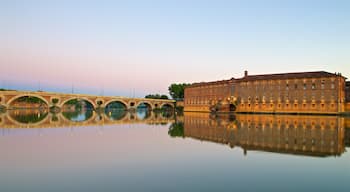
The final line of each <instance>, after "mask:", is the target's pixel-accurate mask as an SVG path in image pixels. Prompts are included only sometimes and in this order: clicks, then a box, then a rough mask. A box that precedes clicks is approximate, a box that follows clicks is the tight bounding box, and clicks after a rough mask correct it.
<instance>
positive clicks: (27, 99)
mask: <svg viewBox="0 0 350 192" xmlns="http://www.w3.org/2000/svg"><path fill="white" fill-rule="evenodd" d="M16 102H25V103H36V104H45V102H44V101H43V100H41V99H40V98H37V97H31V96H24V97H20V98H18V99H16Z"/></svg>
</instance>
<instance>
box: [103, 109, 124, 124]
mask: <svg viewBox="0 0 350 192" xmlns="http://www.w3.org/2000/svg"><path fill="white" fill-rule="evenodd" d="M116 112H121V116H120V117H119V118H117V119H114V117H115V116H114V113H116ZM107 113H108V114H107ZM101 116H103V117H104V119H107V120H108V121H120V120H123V119H126V118H127V111H126V110H108V111H105V112H104V113H102V114H101Z"/></svg>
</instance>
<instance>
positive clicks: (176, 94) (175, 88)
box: [168, 83, 191, 100]
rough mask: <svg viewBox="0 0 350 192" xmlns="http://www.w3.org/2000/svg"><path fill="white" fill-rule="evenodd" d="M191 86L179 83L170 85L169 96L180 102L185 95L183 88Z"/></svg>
mask: <svg viewBox="0 0 350 192" xmlns="http://www.w3.org/2000/svg"><path fill="white" fill-rule="evenodd" d="M189 85H191V84H187V83H179V84H175V83H173V84H171V85H170V86H169V88H168V90H169V94H170V95H171V97H172V98H173V99H176V100H177V99H180V100H182V99H183V98H184V93H185V87H187V86H189Z"/></svg>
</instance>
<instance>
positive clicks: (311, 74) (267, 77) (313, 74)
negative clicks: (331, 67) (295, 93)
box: [237, 71, 342, 81]
mask: <svg viewBox="0 0 350 192" xmlns="http://www.w3.org/2000/svg"><path fill="white" fill-rule="evenodd" d="M339 76H340V77H342V76H341V74H338V73H329V72H325V71H313V72H299V73H278V74H266V75H248V76H246V77H243V78H240V79H237V80H238V81H257V80H280V79H304V78H322V77H339Z"/></svg>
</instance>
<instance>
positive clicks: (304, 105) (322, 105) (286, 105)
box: [241, 103, 336, 109]
mask: <svg viewBox="0 0 350 192" xmlns="http://www.w3.org/2000/svg"><path fill="white" fill-rule="evenodd" d="M254 106H255V107H260V106H259V104H255V105H254V104H250V103H248V104H244V103H242V104H241V107H242V108H245V107H248V108H251V107H254ZM275 106H276V107H277V108H282V107H285V108H290V107H294V108H298V109H299V108H300V107H302V108H305V109H306V108H308V107H311V108H316V107H321V109H325V108H326V106H327V105H326V104H324V103H320V104H316V103H311V104H310V105H309V106H308V104H307V103H303V104H300V105H299V104H298V103H294V104H289V103H285V104H281V103H279V104H277V105H275V104H273V103H270V104H262V106H261V107H270V108H274V107H275ZM329 107H331V108H335V107H336V105H335V103H331V104H330V105H329Z"/></svg>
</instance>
